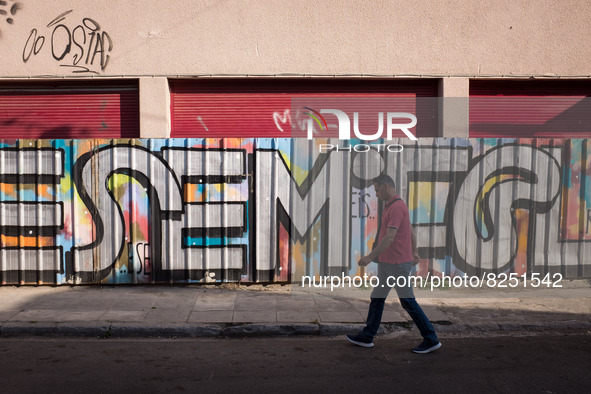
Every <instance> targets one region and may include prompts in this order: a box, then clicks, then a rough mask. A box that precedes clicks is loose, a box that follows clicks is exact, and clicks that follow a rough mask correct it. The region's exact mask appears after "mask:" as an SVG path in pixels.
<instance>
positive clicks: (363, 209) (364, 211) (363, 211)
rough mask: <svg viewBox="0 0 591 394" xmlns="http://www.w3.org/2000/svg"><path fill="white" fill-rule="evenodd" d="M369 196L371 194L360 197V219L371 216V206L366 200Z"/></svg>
mask: <svg viewBox="0 0 591 394" xmlns="http://www.w3.org/2000/svg"><path fill="white" fill-rule="evenodd" d="M368 196H369V193H364V194H362V195H361V197H359V201H360V202H361V204H359V217H362V218H366V217H368V216H369V204H368V203H367V201H366V198H367V197H368Z"/></svg>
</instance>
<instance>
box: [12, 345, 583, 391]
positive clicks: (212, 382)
mask: <svg viewBox="0 0 591 394" xmlns="http://www.w3.org/2000/svg"><path fill="white" fill-rule="evenodd" d="M416 342H417V341H416V339H415V338H414V337H413V338H410V337H400V338H395V337H390V338H381V339H379V340H377V341H376V346H375V347H374V348H373V349H364V348H360V347H357V346H355V345H352V344H350V343H348V342H346V340H345V339H344V338H343V337H280V338H248V339H223V338H220V339H113V338H111V339H78V338H20V337H19V338H0V390H1V391H2V392H3V393H123V392H125V393H136V392H137V393H139V392H142V393H164V392H166V393H174V392H189V393H191V392H220V393H221V392H223V393H228V392H241V393H243V392H257V393H261V392H263V393H266V392H273V393H276V392H281V393H289V392H307V393H309V392H331V393H352V392H356V393H360V392H363V393H365V392H372V391H378V390H380V391H382V392H389V393H390V392H418V393H423V392H429V393H475V392H521V393H569V392H572V393H584V392H591V378H590V377H589V376H590V375H589V366H591V335H580V334H579V335H565V334H552V335H543V336H524V337H494V338H443V339H442V343H443V347H442V348H441V349H440V350H439V351H437V352H435V353H432V354H427V355H417V354H414V353H411V352H410V350H409V349H410V348H411V347H412V346H413V345H415V344H416Z"/></svg>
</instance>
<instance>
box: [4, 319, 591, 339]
mask: <svg viewBox="0 0 591 394" xmlns="http://www.w3.org/2000/svg"><path fill="white" fill-rule="evenodd" d="M433 325H434V327H435V330H436V331H437V332H438V333H442V334H448V333H455V334H468V333H477V332H480V333H482V332H488V333H494V332H497V333H501V332H504V333H511V332H515V333H523V332H544V331H546V332H571V333H572V332H590V331H591V322H590V321H581V320H568V321H553V322H532V323H523V324H520V323H475V324H450V323H447V322H443V324H441V323H439V324H438V323H434V324H433ZM362 327H363V325H362V324H339V323H329V324H311V323H301V324H299V323H289V324H272V323H250V324H238V325H229V324H206V323H204V324H187V323H178V324H174V323H170V324H166V325H146V324H144V323H99V324H96V323H78V322H77V323H75V324H72V323H67V324H66V323H45V322H40V323H24V322H7V323H4V324H2V325H1V326H0V336H1V337H19V336H24V337H26V336H49V337H51V336H62V337H103V338H154V337H166V338H169V337H179V338H219V337H228V338H233V337H278V336H293V335H308V336H337V335H344V334H347V333H354V332H358V331H359V330H360V329H361V328H362ZM408 331H410V329H409V327H408V324H397V323H388V324H386V325H382V326H381V327H380V329H379V331H378V335H385V334H390V333H395V332H408Z"/></svg>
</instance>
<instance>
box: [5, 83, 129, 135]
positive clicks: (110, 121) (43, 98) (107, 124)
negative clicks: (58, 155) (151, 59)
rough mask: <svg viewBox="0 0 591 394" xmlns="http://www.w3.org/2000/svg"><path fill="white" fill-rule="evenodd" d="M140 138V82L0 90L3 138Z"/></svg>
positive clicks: (23, 85) (34, 85) (39, 85)
mask: <svg viewBox="0 0 591 394" xmlns="http://www.w3.org/2000/svg"><path fill="white" fill-rule="evenodd" d="M134 137H139V98H138V83H137V81H112V80H111V81H88V80H85V81H84V82H76V83H73V82H47V83H46V82H39V83H10V84H0V138H6V139H11V138H27V139H38V138H46V139H66V138H74V139H76V138H79V139H84V138H134Z"/></svg>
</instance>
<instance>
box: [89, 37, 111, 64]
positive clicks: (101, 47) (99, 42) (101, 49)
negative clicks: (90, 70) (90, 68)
mask: <svg viewBox="0 0 591 394" xmlns="http://www.w3.org/2000/svg"><path fill="white" fill-rule="evenodd" d="M105 38H106V39H107V40H108V44H109V48H108V49H107V50H108V51H110V50H111V49H112V47H113V43H112V42H111V38H110V37H109V35H108V34H107V33H106V32H103V33H102V34H96V44H95V46H94V52H93V54H92V59H91V60H90V64H94V58H95V56H96V55H97V54H98V53H100V59H101V60H100V65H101V70H104V69H105V67H106V66H107V63H108V62H109V56H108V55H106V54H105ZM105 59H106V60H105ZM87 63H88V62H87Z"/></svg>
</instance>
